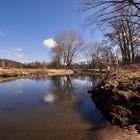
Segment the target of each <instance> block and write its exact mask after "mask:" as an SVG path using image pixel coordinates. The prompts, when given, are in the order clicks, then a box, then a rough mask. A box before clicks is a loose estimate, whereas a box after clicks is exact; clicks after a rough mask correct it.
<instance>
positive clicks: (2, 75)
mask: <svg viewBox="0 0 140 140" xmlns="http://www.w3.org/2000/svg"><path fill="white" fill-rule="evenodd" d="M73 73H74V71H72V70H65V69H1V70H0V81H6V80H10V79H14V78H22V77H27V78H28V77H31V76H34V75H41V74H43V75H46V76H57V75H58V76H59V75H71V74H73Z"/></svg>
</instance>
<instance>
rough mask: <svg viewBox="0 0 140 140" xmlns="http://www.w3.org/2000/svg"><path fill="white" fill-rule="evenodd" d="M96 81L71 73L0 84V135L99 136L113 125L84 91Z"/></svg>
mask: <svg viewBox="0 0 140 140" xmlns="http://www.w3.org/2000/svg"><path fill="white" fill-rule="evenodd" d="M99 81H100V80H99V78H98V77H95V76H92V75H86V76H85V75H82V76H81V75H80V76H79V75H73V76H70V77H69V76H61V77H59V76H54V77H50V78H46V77H44V76H41V77H35V78H32V79H21V80H17V81H12V82H8V83H3V84H0V139H2V140H9V139H10V140H32V139H37V140H75V139H76V140H97V139H99V140H102V138H101V137H100V136H101V135H102V134H101V132H103V133H106V134H107V133H108V132H109V131H112V130H114V129H113V128H112V127H110V125H108V124H106V121H105V119H104V117H103V116H102V114H101V113H100V112H99V111H98V110H97V108H96V106H95V104H94V102H93V101H92V100H91V98H90V96H89V95H88V94H87V90H88V89H90V88H92V87H93V86H95V85H96V84H97V83H98V82H99ZM11 93H12V94H11ZM106 128H107V129H106ZM110 128H111V129H110ZM102 130H103V131H102ZM104 130H106V131H104ZM98 134H99V135H98ZM102 136H103V135H102Z"/></svg>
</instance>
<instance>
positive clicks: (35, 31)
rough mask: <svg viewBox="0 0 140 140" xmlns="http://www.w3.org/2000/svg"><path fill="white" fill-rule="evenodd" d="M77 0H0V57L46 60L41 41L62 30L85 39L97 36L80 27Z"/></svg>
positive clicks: (45, 49) (47, 58) (46, 55)
mask: <svg viewBox="0 0 140 140" xmlns="http://www.w3.org/2000/svg"><path fill="white" fill-rule="evenodd" d="M79 7H80V0H0V58H7V59H13V60H17V61H21V62H31V61H35V60H39V61H42V60H46V61H48V60H49V56H50V48H47V47H45V46H44V45H43V41H44V40H45V39H48V38H54V37H55V36H56V35H57V34H59V33H60V32H63V31H70V30H74V31H77V32H80V33H81V34H82V36H83V38H84V39H85V40H86V41H91V40H92V41H98V40H100V39H101V35H100V32H99V31H96V32H95V34H94V35H92V34H91V32H90V31H89V30H86V31H85V30H84V28H83V26H82V24H83V18H82V15H81V13H80V12H78V9H79Z"/></svg>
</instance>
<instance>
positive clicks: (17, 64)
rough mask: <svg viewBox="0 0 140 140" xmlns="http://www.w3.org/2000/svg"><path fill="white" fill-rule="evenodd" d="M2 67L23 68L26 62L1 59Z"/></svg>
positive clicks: (0, 64) (0, 65)
mask: <svg viewBox="0 0 140 140" xmlns="http://www.w3.org/2000/svg"><path fill="white" fill-rule="evenodd" d="M0 67H3V68H7V67H8V68H22V67H24V64H22V63H20V62H16V61H13V60H8V59H0Z"/></svg>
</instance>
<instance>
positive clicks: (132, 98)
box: [88, 70, 140, 134]
mask: <svg viewBox="0 0 140 140" xmlns="http://www.w3.org/2000/svg"><path fill="white" fill-rule="evenodd" d="M88 92H89V93H90V94H91V97H92V99H93V100H94V102H95V104H96V106H97V107H98V108H99V109H100V110H101V112H102V113H103V114H104V116H105V117H106V118H107V120H108V121H109V122H111V123H112V124H115V125H119V126H121V127H126V126H128V127H129V126H133V127H134V128H135V129H136V131H137V132H138V133H139V134H140V72H132V71H129V70H120V71H119V72H114V73H111V74H110V75H109V76H108V78H106V79H105V80H103V81H102V83H101V84H100V85H98V86H97V87H95V88H94V89H92V90H91V91H88Z"/></svg>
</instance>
